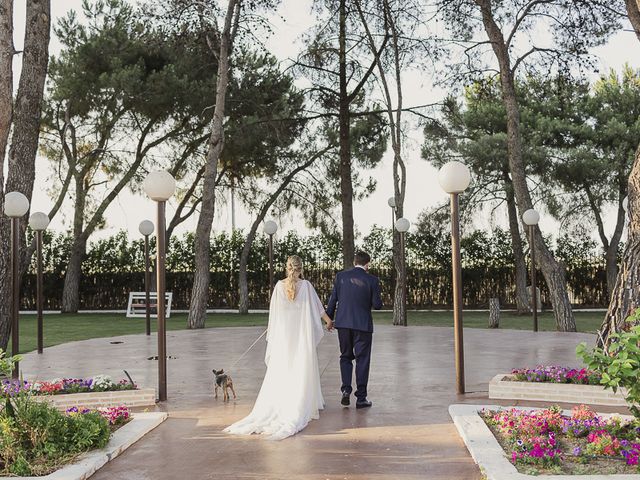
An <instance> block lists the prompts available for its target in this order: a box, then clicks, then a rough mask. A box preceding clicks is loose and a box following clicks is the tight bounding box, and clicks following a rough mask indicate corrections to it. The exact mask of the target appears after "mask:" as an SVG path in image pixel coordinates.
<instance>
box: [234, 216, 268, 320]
mask: <svg viewBox="0 0 640 480" xmlns="http://www.w3.org/2000/svg"><path fill="white" fill-rule="evenodd" d="M263 219H264V216H262V217H261V216H260V215H258V217H257V218H256V219H255V221H254V222H253V225H251V230H249V233H248V234H247V238H246V239H245V241H244V246H243V247H242V253H241V254H240V265H239V267H238V294H239V297H240V298H239V302H238V313H240V314H243V315H246V314H247V313H249V285H248V280H247V265H248V264H249V254H250V253H251V245H253V241H254V240H255V238H256V232H257V231H258V226H259V225H260V222H262V220H263Z"/></svg>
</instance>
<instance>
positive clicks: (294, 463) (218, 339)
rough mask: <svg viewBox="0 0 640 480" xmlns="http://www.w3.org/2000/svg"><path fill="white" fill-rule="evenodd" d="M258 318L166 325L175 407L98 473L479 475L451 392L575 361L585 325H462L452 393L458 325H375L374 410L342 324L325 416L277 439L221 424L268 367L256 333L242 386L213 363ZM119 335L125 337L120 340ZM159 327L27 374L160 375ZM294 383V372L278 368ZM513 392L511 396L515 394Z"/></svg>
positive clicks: (71, 353) (324, 352) (120, 477)
mask: <svg viewBox="0 0 640 480" xmlns="http://www.w3.org/2000/svg"><path fill="white" fill-rule="evenodd" d="M261 332H262V330H261V329H260V328H259V327H246V328H219V329H207V330H201V331H176V332H169V334H168V340H167V343H168V354H169V355H170V356H172V357H175V358H172V359H170V360H168V365H169V366H168V376H169V388H168V395H169V401H168V402H167V403H166V404H164V405H162V406H160V407H158V408H160V409H166V410H167V411H169V412H170V418H169V420H167V421H166V422H165V423H164V424H163V425H161V426H160V427H158V428H157V429H156V430H154V431H153V432H152V433H150V434H149V435H148V436H146V437H145V438H144V439H143V440H141V441H140V442H138V443H137V444H136V445H134V446H133V447H132V448H130V449H129V450H127V451H126V452H125V453H124V454H123V455H122V456H121V457H119V458H117V459H115V460H114V461H113V462H111V463H110V464H108V465H107V466H106V467H105V468H103V469H101V470H100V471H99V472H98V473H97V474H96V475H95V476H94V477H92V478H93V479H95V480H107V479H108V480H138V479H159V480H163V479H182V480H200V479H274V480H276V479H277V480H281V479H282V480H286V479H294V478H295V479H301V480H326V479H331V480H333V479H336V480H337V479H344V480H377V479H394V480H417V479H421V480H424V479H438V480H440V479H456V480H458V479H464V480H478V479H480V478H481V475H480V472H479V470H478V468H477V467H476V466H475V464H474V463H473V460H472V459H471V457H470V456H469V454H468V452H467V450H466V448H465V446H464V444H463V443H462V441H461V440H460V438H459V437H458V435H457V432H456V430H455V427H454V426H453V424H452V423H451V420H450V418H449V416H448V413H447V407H448V405H450V404H452V403H462V402H466V403H487V402H488V400H487V398H486V396H487V392H486V391H487V388H488V387H487V385H488V382H489V380H490V379H491V377H492V376H494V375H495V374H497V373H501V372H508V371H509V370H510V369H511V368H512V367H519V366H533V365H536V364H538V363H558V364H565V365H575V364H577V361H576V359H575V353H574V352H575V346H576V345H577V343H579V342H581V341H587V342H592V341H593V337H592V336H590V335H586V334H562V333H551V332H540V333H537V334H534V333H532V332H523V331H515V330H480V329H468V330H465V332H464V335H465V354H466V364H467V367H466V376H467V382H466V384H467V391H468V392H471V393H469V394H467V395H465V396H462V397H459V396H457V395H456V394H455V380H454V379H455V373H454V365H453V331H452V329H450V328H438V327H405V328H403V327H393V326H379V327H378V328H377V331H376V333H375V335H374V346H373V359H372V368H371V381H370V382H371V383H370V385H369V393H370V399H371V400H372V401H373V402H374V406H373V408H372V409H370V410H358V411H356V410H355V409H354V408H353V407H352V408H349V409H343V408H341V407H340V405H339V404H338V402H339V394H338V390H339V386H340V381H339V377H340V373H339V365H338V347H337V335H335V334H327V335H326V336H325V338H324V339H323V341H322V343H321V345H320V347H319V359H320V367H321V369H322V370H321V371H322V388H323V392H324V396H325V400H326V402H327V407H326V409H325V410H324V411H323V412H322V413H321V417H320V420H317V421H312V422H311V423H310V424H309V426H308V427H307V428H306V429H305V430H304V431H303V432H301V433H300V434H298V435H296V436H294V437H291V438H288V439H285V440H283V441H281V442H273V441H268V440H265V439H263V438H260V437H259V436H252V437H235V436H228V435H225V434H223V433H221V430H222V429H223V428H224V427H225V426H226V425H228V424H230V423H232V422H233V421H235V420H237V419H239V418H241V417H243V416H244V415H246V414H247V413H248V412H249V410H250V409H251V406H252V404H253V402H254V400H255V398H256V396H257V393H258V389H259V388H260V383H261V379H262V376H263V375H264V371H265V367H264V362H263V356H264V342H262V341H261V342H259V343H258V345H257V346H256V347H255V348H254V350H252V351H251V352H250V353H249V354H248V355H247V356H246V357H244V358H243V359H242V361H241V362H240V363H239V364H238V365H237V366H236V367H235V368H234V369H233V371H232V372H231V374H232V376H233V379H234V384H235V386H236V391H237V392H238V396H239V398H238V399H237V401H235V402H231V403H229V404H224V403H223V402H222V401H221V399H218V400H217V401H216V400H214V399H213V392H212V375H211V369H212V368H216V369H218V368H227V369H228V368H229V366H230V365H231V364H232V363H233V362H234V361H235V360H236V359H237V358H238V356H239V355H240V354H241V353H242V352H243V351H244V350H245V349H246V348H247V347H248V346H249V345H250V344H251V343H252V342H253V340H255V338H257V337H258V335H260V333H261ZM114 342H122V343H114ZM155 353H156V337H155V336H151V337H146V336H145V335H133V336H124V337H118V338H106V339H95V340H87V341H81V342H73V343H68V344H64V345H59V346H57V347H51V348H48V349H47V350H46V351H45V353H44V354H43V355H37V354H28V355H26V358H25V360H24V361H23V362H22V369H23V371H24V374H25V376H26V377H27V378H29V379H34V378H40V379H43V380H45V379H52V378H56V377H63V376H67V377H69V376H90V375H96V374H101V373H104V374H108V375H111V376H113V377H115V378H121V377H123V373H122V370H123V369H126V370H127V371H128V372H129V373H130V374H131V376H132V377H133V379H134V380H135V381H136V382H137V383H138V384H139V385H141V386H156V382H157V380H156V379H157V377H156V375H157V373H156V363H157V362H155V361H153V360H148V359H147V358H148V357H151V356H152V355H155ZM282 394H283V395H286V394H287V379H286V378H283V379H282ZM512 403H513V402H512Z"/></svg>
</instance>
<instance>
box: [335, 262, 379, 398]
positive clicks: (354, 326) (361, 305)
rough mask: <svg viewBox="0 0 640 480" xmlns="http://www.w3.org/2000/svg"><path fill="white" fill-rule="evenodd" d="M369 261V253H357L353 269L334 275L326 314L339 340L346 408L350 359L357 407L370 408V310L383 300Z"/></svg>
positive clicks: (371, 319) (348, 396)
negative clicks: (368, 388)
mask: <svg viewBox="0 0 640 480" xmlns="http://www.w3.org/2000/svg"><path fill="white" fill-rule="evenodd" d="M370 261H371V257H370V256H369V254H368V253H365V252H360V251H359V252H356V255H355V258H354V261H353V263H354V264H355V266H354V268H352V269H351V270H344V271H342V272H338V275H336V280H335V282H334V284H333V291H332V292H331V297H330V298H329V304H328V305H327V315H328V316H329V317H331V319H332V320H333V321H334V325H335V328H337V329H338V339H339V340H340V373H341V375H342V401H341V403H342V405H344V406H345V407H348V406H349V404H350V403H351V402H350V396H351V392H352V390H353V388H352V386H351V378H352V375H353V360H355V361H356V385H357V389H356V408H368V407H370V406H371V402H370V401H368V400H367V383H368V382H369V364H370V360H371V338H372V336H373V318H372V316H371V309H372V308H373V309H375V310H380V309H381V308H382V299H381V298H380V281H379V280H378V278H377V277H374V276H373V275H371V274H369V273H368V271H367V270H368V269H369V262H370ZM336 306H337V311H336Z"/></svg>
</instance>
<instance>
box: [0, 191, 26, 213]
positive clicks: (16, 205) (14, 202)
mask: <svg viewBox="0 0 640 480" xmlns="http://www.w3.org/2000/svg"><path fill="white" fill-rule="evenodd" d="M28 211H29V200H28V199H27V197H25V196H24V195H23V194H22V193H20V192H9V193H7V194H6V195H5V196H4V214H5V215H6V216H7V217H10V218H18V217H22V216H23V215H24V214H25V213H27V212H28Z"/></svg>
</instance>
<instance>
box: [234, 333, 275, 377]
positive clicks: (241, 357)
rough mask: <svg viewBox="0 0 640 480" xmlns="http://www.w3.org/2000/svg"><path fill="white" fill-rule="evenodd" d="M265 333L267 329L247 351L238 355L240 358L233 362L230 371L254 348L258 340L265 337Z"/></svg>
mask: <svg viewBox="0 0 640 480" xmlns="http://www.w3.org/2000/svg"><path fill="white" fill-rule="evenodd" d="M267 331H268V329H267V330H265V331H264V332H262V333H261V334H260V336H259V337H258V338H256V341H255V342H253V343H252V344H251V346H250V347H249V348H247V349H246V350H245V351H244V353H243V354H242V355H240V357H239V358H238V359H237V360H236V361H235V362H233V364H232V365H231V367H230V368H229V370H231V369H232V368H233V367H235V366H236V365H237V364H238V362H239V361H240V360H242V359H243V358H244V356H245V355H246V354H247V353H249V352H250V351H251V349H252V348H253V347H255V346H256V343H258V342H259V341H260V339H261V338H262V337H264V335H265V333H267Z"/></svg>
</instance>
